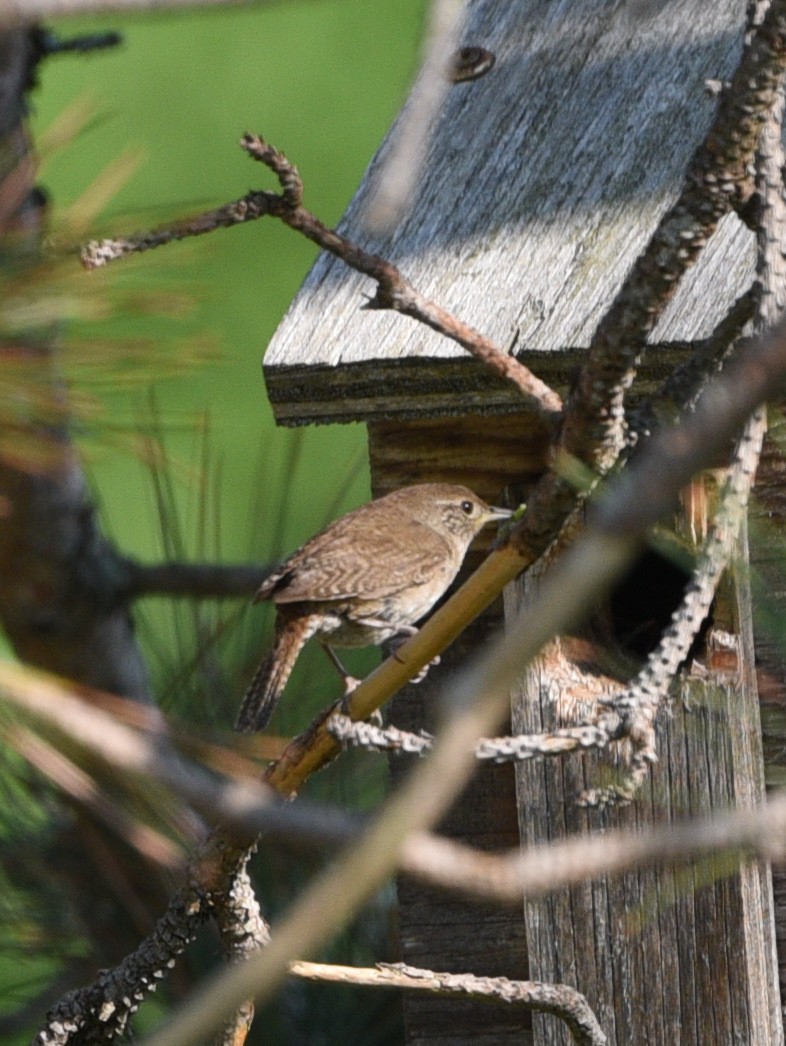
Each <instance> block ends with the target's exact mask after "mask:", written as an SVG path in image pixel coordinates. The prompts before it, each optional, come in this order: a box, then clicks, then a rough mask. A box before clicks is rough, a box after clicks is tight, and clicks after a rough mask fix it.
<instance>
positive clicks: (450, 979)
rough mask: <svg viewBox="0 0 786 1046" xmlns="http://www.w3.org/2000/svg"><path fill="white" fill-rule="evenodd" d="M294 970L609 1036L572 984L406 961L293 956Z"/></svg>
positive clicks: (587, 1036)
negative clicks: (486, 1006)
mask: <svg viewBox="0 0 786 1046" xmlns="http://www.w3.org/2000/svg"><path fill="white" fill-rule="evenodd" d="M289 973H290V975H292V976H294V977H302V978H304V979H306V980H313V981H329V982H331V983H334V984H352V985H365V986H367V987H370V988H399V989H404V990H405V991H417V992H428V993H429V994H433V995H445V996H450V997H453V998H462V997H463V998H467V997H468V998H472V999H479V1000H480V1001H481V1002H492V1003H504V1004H506V1005H518V1006H521V1007H522V1008H523V1009H526V1010H533V1011H535V1012H538V1013H551V1014H553V1015H554V1016H555V1017H559V1018H560V1019H561V1020H563V1021H565V1023H566V1024H567V1026H568V1028H569V1030H570V1033H571V1037H572V1038H573V1041H574V1042H576V1043H581V1044H582V1046H603V1044H604V1043H606V1042H607V1041H608V1040H607V1039H606V1036H605V1035H604V1034H603V1032H602V1030H601V1027H600V1025H599V1024H598V1021H597V1018H596V1017H595V1014H594V1013H593V1012H592V1010H591V1008H590V1005H589V1003H588V1002H587V1000H586V999H585V998H584V996H583V995H581V993H580V992H577V991H576V989H575V988H571V987H570V986H569V985H567V984H544V983H541V982H540V981H510V980H508V978H507V977H475V976H473V975H472V974H469V973H434V971H433V970H422V969H420V968H419V967H417V966H407V965H406V964H405V963H392V964H391V963H379V964H378V965H377V966H376V967H374V968H372V969H360V968H358V967H355V966H332V965H327V964H325V963H316V962H293V963H291V965H290V967H289Z"/></svg>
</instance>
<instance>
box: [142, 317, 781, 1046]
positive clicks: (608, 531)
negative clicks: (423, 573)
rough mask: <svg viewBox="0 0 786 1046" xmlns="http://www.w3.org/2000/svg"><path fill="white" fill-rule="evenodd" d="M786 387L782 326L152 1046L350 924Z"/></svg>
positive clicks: (724, 382)
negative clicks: (701, 474)
mask: <svg viewBox="0 0 786 1046" xmlns="http://www.w3.org/2000/svg"><path fill="white" fill-rule="evenodd" d="M785 379H786V324H783V323H781V324H779V325H778V327H777V328H776V329H775V330H774V331H773V332H772V334H770V335H768V336H767V337H764V338H761V339H759V340H757V341H756V342H754V343H752V344H750V345H748V346H747V347H746V349H745V351H744V352H741V353H740V354H739V356H738V358H737V359H736V360H735V361H734V363H733V364H730V365H729V367H728V368H727V370H726V371H725V372H724V373H723V374H721V375H720V376H719V377H718V378H716V379H715V380H714V381H713V382H712V383H711V384H710V385H709V386H707V388H706V389H705V391H704V393H703V394H702V396H701V398H700V400H699V402H698V403H697V406H696V410H695V412H694V413H693V414H692V415H690V416H688V417H687V418H686V419H685V420H684V422H683V424H682V425H680V426H678V427H676V428H672V429H668V430H664V431H663V432H660V433H658V434H657V435H656V436H655V437H654V438H653V439H652V440H651V441H649V443H648V445H647V446H646V447H645V449H644V451H643V452H642V454H641V455H640V457H639V458H638V459H637V460H636V461H635V462H634V463H633V464H632V465H631V466H630V468H628V469H627V470H625V471H624V472H623V473H622V474H621V475H620V476H619V477H617V479H616V480H615V482H614V483H613V484H611V485H610V487H609V490H608V491H607V492H606V493H605V495H604V496H603V497H602V499H600V500H599V503H598V505H597V506H595V507H594V510H593V512H592V513H591V515H590V520H589V524H588V529H587V531H586V532H585V534H584V535H583V536H582V537H581V538H579V539H578V541H577V542H576V544H575V545H574V546H573V547H572V548H571V549H570V550H569V551H568V552H567V553H566V555H565V556H563V557H562V558H561V559H560V560H559V561H558V562H557V563H556V564H555V565H554V566H552V567H551V569H549V570H548V571H547V572H546V574H545V576H544V579H543V582H542V584H541V586H540V590H539V592H538V595H537V597H536V599H535V600H534V602H533V604H532V605H531V606H529V607H526V608H525V609H524V610H523V611H522V612H521V613H520V614H519V617H518V618H517V620H516V621H515V622H513V623H512V624H511V626H510V628H509V629H508V631H507V633H506V635H505V637H504V638H503V639H501V640H498V641H497V642H496V643H495V644H493V645H492V646H491V648H490V650H489V651H488V653H487V654H486V655H485V656H484V657H483V658H482V659H480V660H479V663H478V664H477V665H476V666H474V667H473V668H472V669H469V670H467V671H464V672H463V673H462V675H461V677H460V678H459V679H456V680H453V681H452V685H451V686H450V688H449V689H447V690H446V692H445V693H444V695H443V700H444V704H445V707H446V708H447V709H448V712H447V716H446V721H445V724H444V726H443V729H442V731H441V732H440V734H439V735H438V738H437V742H436V744H435V746H434V750H433V751H432V753H431V755H430V757H429V758H428V759H427V760H425V761H424V762H423V763H422V764H420V765H418V766H417V767H416V768H415V770H414V772H413V773H412V775H411V776H410V778H409V779H408V780H407V782H406V783H405V784H404V786H403V787H402V788H401V789H399V791H398V792H397V793H396V794H395V795H393V796H392V797H391V799H390V800H388V802H387V803H386V805H385V807H384V808H383V812H382V814H381V815H380V816H379V818H377V820H376V821H375V822H374V823H372V825H371V826H370V827H369V829H368V830H367V831H366V833H365V834H364V835H363V837H362V838H361V839H360V840H359V841H358V842H357V843H356V844H355V845H354V846H353V847H351V848H349V849H348V850H347V851H345V852H344V853H343V854H341V855H340V856H339V857H338V858H336V860H335V861H334V862H333V864H332V865H331V866H330V867H329V868H328V869H327V870H326V871H325V872H324V873H323V874H322V875H321V876H319V877H318V878H317V880H316V881H315V882H314V883H313V884H312V885H311V886H310V887H309V888H307V889H306V891H305V892H304V893H303V895H302V896H301V898H300V900H299V901H298V902H297V903H296V904H295V905H294V906H293V909H292V911H291V912H290V913H289V914H288V915H286V916H285V917H284V918H283V919H282V920H281V922H280V923H279V924H278V925H277V926H275V927H274V932H273V939H272V941H271V943H270V945H269V946H268V947H267V948H265V949H264V950H263V951H262V952H259V953H257V954H255V955H253V956H252V957H251V958H250V959H249V961H248V962H247V963H245V964H243V965H242V966H237V967H233V968H231V969H229V970H227V971H224V972H223V973H222V974H221V975H219V976H217V977H215V978H214V979H213V981H212V982H211V984H210V985H208V986H207V987H205V989H204V990H203V991H201V992H200V996H199V998H197V999H192V1000H191V1001H190V1002H189V1003H188V1005H187V1006H186V1007H185V1008H181V1009H180V1011H178V1012H177V1013H176V1014H175V1015H174V1016H173V1017H172V1019H171V1020H170V1021H169V1022H168V1023H167V1025H166V1026H165V1027H164V1028H163V1029H162V1030H161V1031H159V1032H158V1033H157V1034H155V1035H154V1036H153V1037H152V1038H151V1039H150V1040H149V1043H148V1046H186V1044H188V1043H190V1042H192V1041H193V1039H194V1038H195V1036H196V1035H198V1034H204V1031H205V1029H206V1028H212V1027H215V1026H216V1023H217V1022H220V1021H222V1020H223V1019H224V1017H225V1016H226V1015H228V1014H230V1013H232V1012H233V1011H234V1010H235V1009H236V1008H237V1006H238V1005H239V1004H240V1003H241V1002H242V1001H243V999H245V998H247V997H249V996H250V995H252V994H253V995H255V997H256V998H257V999H258V1000H261V999H266V998H268V997H269V996H270V995H271V993H272V992H273V991H274V990H275V988H277V987H278V985H279V984H280V983H281V981H282V979H283V978H284V977H285V976H286V971H287V967H288V963H289V962H290V961H291V960H292V959H293V958H296V957H297V958H304V957H305V958H307V957H308V956H309V955H311V954H313V952H314V950H315V949H317V948H318V947H319V946H320V945H321V944H322V943H324V942H325V941H326V940H327V939H328V938H329V937H330V936H331V934H332V933H334V932H335V931H336V930H337V929H338V928H339V927H340V926H342V925H343V924H344V923H345V921H346V920H347V919H348V918H349V917H350V916H351V914H352V913H353V912H354V911H355V910H356V909H357V907H358V906H359V905H360V904H361V903H362V902H363V901H364V900H365V899H366V898H367V897H369V896H370V895H371V894H372V893H373V892H374V891H375V890H376V889H377V888H378V887H379V886H380V885H381V883H382V882H384V880H385V879H386V878H387V877H388V876H389V875H390V874H391V873H392V871H393V870H394V868H396V867H397V866H398V865H399V864H400V861H401V854H402V852H403V848H404V846H405V842H406V839H407V838H408V836H410V835H412V834H413V833H417V832H422V831H424V830H425V829H427V828H428V827H430V826H431V825H432V824H433V823H434V822H435V821H436V820H437V819H438V818H439V817H440V816H442V815H443V813H444V812H445V810H446V808H447V806H448V805H449V804H450V802H451V800H452V798H453V797H454V796H455V794H456V793H457V792H458V791H459V790H460V788H461V787H462V786H463V785H464V783H465V781H466V779H467V777H468V776H469V774H470V773H471V770H472V767H473V764H474V747H475V744H476V742H477V738H478V737H480V736H482V735H484V734H485V733H487V732H489V731H490V730H493V728H494V726H495V724H496V723H497V722H498V720H499V719H500V718H501V716H502V714H503V712H504V710H505V707H506V704H507V700H508V696H507V695H508V688H509V685H510V682H511V680H512V679H513V678H514V677H515V676H516V674H517V673H518V672H520V670H521V668H522V666H523V664H525V663H526V662H527V661H528V660H529V659H530V658H531V657H533V656H534V655H535V654H536V653H537V651H538V650H539V649H540V647H541V645H542V644H543V643H544V642H545V641H547V640H548V639H549V638H551V636H553V635H554V634H556V633H558V632H561V631H564V630H565V629H566V628H567V627H570V626H571V625H573V624H574V623H575V622H576V621H577V620H578V618H579V617H580V615H581V613H582V612H583V611H584V608H586V607H587V606H588V605H590V603H591V601H592V600H593V599H594V598H596V597H597V596H598V595H599V594H600V593H601V592H602V591H603V590H604V588H605V587H606V586H608V585H609V584H610V583H611V582H612V581H613V580H614V579H615V578H616V577H618V576H619V575H620V573H621V571H622V569H623V568H624V566H625V565H626V564H627V563H628V562H629V561H630V558H631V556H632V554H633V553H634V551H635V550H636V548H637V547H638V545H639V543H640V542H641V541H642V540H643V536H644V534H645V533H646V530H647V528H648V527H649V526H650V525H652V524H653V523H655V522H656V521H658V520H659V519H661V518H663V517H664V516H665V515H667V514H668V512H669V511H670V510H671V507H672V505H673V503H674V500H675V499H676V496H677V493H678V491H679V490H680V489H681V488H682V487H683V486H684V485H685V483H686V482H687V481H688V480H689V479H690V477H691V476H692V475H693V474H694V473H695V472H696V471H698V470H699V469H700V468H702V467H704V466H706V465H708V464H710V463H711V461H712V455H713V454H714V453H715V452H716V450H717V448H718V447H720V446H723V445H724V444H725V443H726V442H727V441H728V439H730V438H731V436H732V435H733V434H734V433H736V432H738V431H739V429H740V427H741V425H742V424H743V422H744V420H745V419H746V418H747V417H748V415H749V414H750V413H751V412H752V411H753V409H754V408H755V407H756V406H757V404H758V403H760V402H762V400H763V399H765V397H766V396H767V395H768V394H774V393H775V392H776V391H777V390H779V389H781V388H783V386H784V381H785ZM436 616H438V615H435V617H436ZM431 620H432V621H433V620H434V619H433V618H432V619H431ZM429 624H430V622H429V623H427V624H426V625H425V626H424V627H423V629H422V630H421V635H422V633H423V632H426V631H427V630H428V628H429ZM418 642H419V637H418V636H415V637H413V638H412V639H410V640H408V641H407V642H406V643H405V644H404V645H403V646H402V647H401V648H400V650H399V651H397V658H399V657H401V656H402V654H403V655H404V656H405V657H406V650H407V648H408V647H412V646H416V645H417V644H418ZM420 642H421V644H422V640H420ZM394 660H395V659H394ZM388 663H389V662H386V664H385V665H383V666H382V668H380V669H378V670H377V672H376V673H373V674H372V676H371V677H370V678H369V680H368V681H366V682H364V683H361V685H360V686H359V687H358V689H357V690H356V691H355V692H354V694H353V698H355V699H357V698H358V695H361V694H362V693H363V692H364V688H365V690H366V691H368V690H370V689H373V688H374V686H375V680H376V679H378V678H379V677H380V675H384V672H385V668H386V665H387V664H388ZM364 696H365V695H364ZM360 703H361V704H363V703H365V702H364V701H361V702H360ZM323 719H324V717H323ZM312 736H316V734H313V735H312ZM332 744H333V745H335V741H333V742H332ZM296 747H297V746H296ZM318 751H319V750H318V749H317V748H316V747H315V748H313V749H308V748H307V749H306V750H305V751H304V750H303V749H302V748H299V749H298V756H297V759H298V762H297V763H295V764H293V763H290V764H289V765H288V766H287V765H286V761H285V760H282V763H283V765H284V769H283V772H281V771H279V768H276V770H274V771H273V772H271V773H270V774H269V775H268V780H270V781H271V783H272V782H275V784H276V787H277V788H280V789H282V790H283V789H284V787H285V784H286V783H288V781H291V780H292V779H293V778H294V777H295V774H296V773H300V774H302V773H303V772H304V771H305V772H311V771H313V769H315V768H316V766H317V765H319V759H318ZM289 790H290V791H291V789H289ZM746 813H747V812H746Z"/></svg>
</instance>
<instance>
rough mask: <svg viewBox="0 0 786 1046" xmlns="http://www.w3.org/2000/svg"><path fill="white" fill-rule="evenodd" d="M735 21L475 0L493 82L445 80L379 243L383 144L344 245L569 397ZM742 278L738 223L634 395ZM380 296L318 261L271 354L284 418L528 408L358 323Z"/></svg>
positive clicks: (731, 56)
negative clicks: (386, 266) (438, 107)
mask: <svg viewBox="0 0 786 1046" xmlns="http://www.w3.org/2000/svg"><path fill="white" fill-rule="evenodd" d="M744 18H745V5H744V4H742V3H740V2H739V0H679V2H657V3H654V2H652V0H625V2H617V3H615V2H613V0H561V2H550V3H547V4H546V3H543V2H542V0H528V2H527V0H517V2H516V3H511V2H510V0H474V2H471V3H470V4H469V5H468V17H467V21H466V23H465V28H464V30H463V32H462V38H461V43H462V45H477V46H480V47H483V48H486V49H488V50H489V51H491V52H492V53H493V54H494V55H495V58H496V63H495V65H494V67H493V68H492V69H491V71H490V72H488V73H487V74H486V75H485V76H483V77H481V78H480V79H477V80H474V81H470V82H467V83H457V84H454V85H451V87H450V90H449V93H448V96H447V100H446V103H445V105H444V107H443V110H442V113H441V115H440V117H439V120H438V122H437V124H436V127H435V130H434V133H433V135H432V137H431V139H430V141H429V144H428V148H427V153H426V155H425V158H424V163H423V166H422V170H421V174H420V177H419V180H418V184H417V187H416V191H415V193H414V198H413V200H412V205H411V209H410V210H409V211H408V213H407V214H406V216H405V217H404V219H403V221H401V222H400V224H399V225H398V226H397V227H396V229H395V231H394V232H393V233H392V234H391V235H388V236H376V237H374V236H371V235H370V234H368V233H367V232H365V231H364V229H363V224H362V221H361V214H362V211H363V206H364V203H365V201H366V200H367V198H368V196H369V192H370V187H371V185H372V183H373V180H374V176H375V173H376V172H377V170H378V168H379V165H380V163H381V162H383V161H384V157H385V155H386V153H387V152H388V150H389V141H386V142H385V143H384V144H383V146H382V148H381V150H380V153H379V154H378V156H377V157H376V158H375V160H374V161H373V162H372V164H371V166H370V168H369V170H368V171H367V172H366V176H365V177H364V180H363V183H362V184H361V186H360V188H359V190H358V192H357V194H356V195H355V197H354V199H353V201H352V203H351V204H350V206H349V208H348V209H347V211H346V214H345V216H344V218H343V219H342V221H341V224H340V226H339V228H340V230H341V231H342V232H343V233H344V234H345V235H347V236H348V237H349V238H350V239H352V240H354V241H355V242H358V243H359V244H360V245H361V246H363V247H365V248H366V249H369V250H371V251H374V252H375V253H377V254H381V255H383V256H384V257H386V258H388V259H389V260H391V261H392V262H393V263H394V264H395V265H397V266H398V267H399V269H400V270H401V271H402V273H403V274H404V276H405V277H406V278H407V279H409V280H410V282H411V283H412V284H413V285H414V286H415V287H416V288H417V289H418V290H419V291H420V292H421V293H423V294H425V295H426V296H427V297H430V298H432V299H434V300H435V301H437V302H438V303H439V304H440V305H442V306H443V307H445V308H447V309H448V310H450V311H451V312H453V313H454V314H455V315H456V316H457V317H459V318H460V319H462V320H464V321H466V322H467V323H469V324H470V325H472V326H473V327H475V328H476V329H478V330H479V331H481V332H482V333H483V334H484V335H486V336H487V337H490V338H493V339H494V340H495V341H496V342H497V343H498V344H499V345H500V346H502V347H503V348H505V349H506V350H508V351H513V352H514V353H515V354H516V355H517V356H518V357H519V358H520V359H521V360H522V361H523V362H525V363H526V364H527V366H529V367H530V368H531V369H532V370H533V371H534V372H535V374H537V375H538V376H539V377H541V378H543V379H544V380H545V381H547V382H548V383H550V384H552V385H555V386H557V387H560V386H564V384H565V382H566V381H567V380H568V379H569V376H570V374H571V372H572V371H573V369H574V368H575V366H576V364H577V362H578V361H579V360H580V358H581V355H582V352H583V350H585V349H586V347H587V345H588V344H589V342H590V338H591V337H592V334H593V332H594V330H595V327H596V326H597V324H598V322H599V320H600V319H601V317H602V316H603V314H604V312H605V311H606V309H607V307H608V306H609V304H610V303H611V301H612V300H613V297H614V295H615V293H616V292H617V290H618V289H619V287H620V285H621V284H622V282H623V280H624V278H625V276H626V275H627V273H628V271H629V270H630V268H631V266H632V265H633V262H634V260H635V259H636V257H637V255H638V254H639V253H640V251H641V250H642V248H643V247H644V245H645V244H646V243H647V241H648V239H649V238H650V236H651V235H652V233H653V231H654V229H655V227H656V226H657V223H658V221H659V219H660V218H661V216H662V215H663V213H664V212H665V211H666V210H667V209H668V207H669V206H670V205H671V203H672V202H673V201H674V200H675V198H676V197H677V195H678V193H679V191H680V188H681V185H682V180H683V176H684V173H685V170H686V167H687V165H688V162H689V160H690V157H691V155H692V153H693V151H694V149H695V148H696V146H697V145H698V144H699V143H700V142H701V140H702V138H703V137H704V135H705V133H706V131H707V129H708V127H709V124H710V122H711V119H712V116H713V113H714V110H715V106H716V98H715V96H714V94H713V93H712V91H711V89H708V85H707V81H716V82H718V81H720V82H722V81H723V80H725V79H728V78H729V77H730V75H731V74H732V72H733V71H734V68H735V66H736V63H737V61H738V59H739V54H740V49H741V47H742V36H743V31H744ZM293 159H296V157H294V158H293ZM305 191H306V196H305V203H306V205H308V184H306V190H305ZM753 264H754V262H753V241H752V235H751V233H750V232H749V231H748V230H747V229H746V228H745V227H744V226H743V225H742V223H741V222H740V221H739V220H738V219H737V217H736V216H735V215H733V214H731V215H729V216H727V217H726V218H725V219H724V220H723V222H722V223H721V225H720V227H719V229H718V230H717V232H716V234H715V236H714V237H713V238H712V240H711V241H710V243H709V245H708V247H707V248H706V250H705V251H704V252H703V253H702V256H701V259H700V262H699V263H698V265H697V266H695V267H694V269H693V270H691V271H690V272H689V273H688V275H687V277H686V279H685V280H683V282H682V284H681V285H680V287H679V289H678V291H677V294H676V296H675V298H674V299H673V300H672V302H671V303H670V305H669V307H668V309H667V311H666V313H665V314H664V315H663V317H662V318H661V320H660V322H659V323H658V325H657V327H656V328H655V330H654V331H653V334H652V336H651V339H650V342H651V345H652V349H651V350H650V351H649V352H648V353H647V356H646V362H645V370H644V372H643V377H644V379H645V386H644V387H646V384H647V380H648V381H649V382H652V381H655V380H657V379H658V378H659V377H660V376H661V375H662V374H664V373H666V372H667V371H668V369H669V368H670V367H671V366H672V365H673V363H674V360H675V358H676V357H677V355H679V353H680V349H682V351H683V352H684V346H685V343H690V342H693V341H695V340H697V339H701V338H704V337H706V336H707V335H708V334H709V333H710V332H711V331H712V329H713V328H714V327H715V325H716V324H717V323H718V321H719V320H720V319H721V318H722V316H723V315H724V314H725V312H726V311H727V310H728V308H729V307H730V305H731V304H732V302H733V301H734V300H735V299H736V298H737V297H738V295H739V294H741V293H742V292H743V291H744V290H745V289H746V288H747V287H748V286H749V285H750V283H751V280H752V277H753ZM374 291H375V285H374V284H373V283H372V281H371V280H369V279H368V278H367V277H365V276H361V275H359V274H358V273H356V272H353V271H351V270H350V269H348V268H347V267H346V266H345V265H344V263H343V262H341V261H339V260H337V259H335V258H333V257H332V256H330V255H326V254H323V255H321V256H320V258H319V259H318V260H317V262H316V264H315V265H314V267H313V268H312V270H311V272H310V273H309V274H308V276H307V277H306V279H305V281H304V283H303V285H302V287H301V289H300V291H299V292H298V294H297V296H296V297H295V299H294V301H293V303H292V305H291V307H290V309H289V311H288V312H287V314H286V316H285V317H284V319H283V320H282V322H281V324H280V326H279V328H278V330H277V332H276V334H275V335H274V337H273V339H272V341H271V343H270V345H269V347H268V350H267V353H266V356H265V361H264V372H265V379H266V382H267V386H268V391H269V395H270V399H271V402H272V404H273V409H274V411H275V414H276V417H277V419H278V421H279V422H281V423H284V424H302V423H307V422H329V421H357V420H368V419H375V420H378V419H381V418H382V419H384V418H388V419H390V418H405V417H406V418H414V417H422V416H426V417H427V416H438V415H440V414H446V413H457V412H461V413H467V412H469V411H475V410H482V411H492V412H493V411H499V412H506V411H512V410H520V409H521V407H522V403H521V400H520V398H519V396H518V393H517V392H516V390H515V389H514V388H513V387H512V386H511V387H508V386H507V384H506V383H504V382H502V381H501V380H500V379H498V378H496V377H494V376H492V375H490V374H488V373H487V372H486V371H485V369H484V368H483V367H482V365H481V364H479V363H477V362H475V361H474V360H473V359H470V358H469V357H468V356H467V355H466V353H465V352H464V350H463V349H461V347H460V346H458V345H457V344H456V343H454V342H452V341H449V340H448V339H446V338H444V337H442V336H441V335H439V334H437V333H435V332H433V331H431V330H429V329H428V328H426V327H424V326H423V325H421V324H419V323H416V322H415V321H414V320H412V319H409V318H408V317H406V316H402V315H398V314H396V313H393V312H389V311H384V312H380V311H370V310H363V309H362V306H363V304H364V303H365V302H367V301H368V299H369V298H370V297H371V296H372V295H373V293H374Z"/></svg>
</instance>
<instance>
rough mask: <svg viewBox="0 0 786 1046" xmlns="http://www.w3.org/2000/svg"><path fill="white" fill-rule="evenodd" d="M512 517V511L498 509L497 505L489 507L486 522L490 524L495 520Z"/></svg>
mask: <svg viewBox="0 0 786 1046" xmlns="http://www.w3.org/2000/svg"><path fill="white" fill-rule="evenodd" d="M512 515H513V509H510V508H499V507H498V506H497V505H489V510H488V513H487V515H486V522H487V523H491V522H492V520H495V519H510V517H511V516H512Z"/></svg>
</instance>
